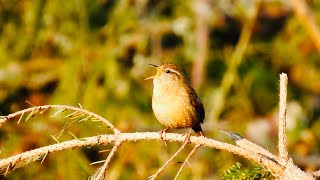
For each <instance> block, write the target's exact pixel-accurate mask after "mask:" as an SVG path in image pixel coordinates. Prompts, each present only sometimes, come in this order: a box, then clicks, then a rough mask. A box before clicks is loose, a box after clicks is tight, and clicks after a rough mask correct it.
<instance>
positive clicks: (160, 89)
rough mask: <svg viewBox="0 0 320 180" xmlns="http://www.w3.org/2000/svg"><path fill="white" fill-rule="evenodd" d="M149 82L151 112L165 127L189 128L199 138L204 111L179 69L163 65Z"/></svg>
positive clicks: (167, 64) (169, 64)
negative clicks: (151, 89) (150, 82)
mask: <svg viewBox="0 0 320 180" xmlns="http://www.w3.org/2000/svg"><path fill="white" fill-rule="evenodd" d="M151 65H152V66H154V67H156V68H157V74H156V75H155V76H151V77H149V78H147V79H153V85H154V87H153V96H152V109H153V112H154V114H155V116H156V118H157V119H158V121H159V122H160V123H162V124H163V125H165V126H166V127H167V128H166V129H164V130H163V131H165V130H167V129H168V128H173V129H180V128H192V129H193V130H194V131H195V132H196V133H197V134H200V135H203V132H202V129H201V123H203V120H204V117H205V112H204V108H203V104H202V102H201V100H200V98H199V97H198V95H197V93H196V92H195V90H194V89H193V88H192V87H191V86H190V84H189V82H188V80H187V78H186V76H185V74H184V73H183V70H182V69H181V68H180V67H178V66H177V65H175V64H172V63H163V64H161V65H160V66H157V65H153V64H151Z"/></svg>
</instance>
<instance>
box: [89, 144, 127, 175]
mask: <svg viewBox="0 0 320 180" xmlns="http://www.w3.org/2000/svg"><path fill="white" fill-rule="evenodd" d="M121 143H122V142H121V141H117V142H116V143H115V145H114V146H113V148H112V150H111V152H110V153H109V155H108V157H107V159H106V161H105V163H104V164H103V166H102V167H101V168H99V169H98V171H97V172H96V173H95V174H94V175H93V176H92V177H91V179H92V180H104V178H105V176H106V173H107V168H108V166H109V163H110V162H111V159H112V157H113V156H114V154H115V152H116V151H117V149H118V148H119V147H120V145H121Z"/></svg>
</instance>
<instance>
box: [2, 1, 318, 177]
mask: <svg viewBox="0 0 320 180" xmlns="http://www.w3.org/2000/svg"><path fill="white" fill-rule="evenodd" d="M203 2H204V4H202V5H203V7H201V8H203V9H202V10H203V12H201V11H200V12H197V11H196V9H197V8H199V4H198V2H197V1H196V0H193V1H184V0H173V1H172V0H164V1H161V0H149V1H148V0H119V1H116V0H93V1H91V0H70V1H62V0H57V1H54V0H51V1H50V0H0V115H6V114H9V113H13V112H16V111H18V110H21V109H24V108H27V107H30V105H29V104H28V103H26V102H25V101H29V102H31V103H32V104H34V105H44V104H65V105H72V106H78V104H79V103H80V104H81V105H82V107H83V108H85V109H87V110H90V111H92V112H94V113H97V114H99V115H101V116H103V117H105V118H106V119H108V120H109V121H111V122H112V123H113V124H114V125H115V126H116V127H117V128H118V129H119V130H121V131H122V132H136V131H153V132H157V131H159V130H160V129H162V128H163V126H162V125H161V124H160V123H158V121H157V120H156V119H155V117H154V115H153V113H152V109H151V96H152V88H153V87H152V82H151V81H144V79H145V78H146V77H148V76H150V75H153V74H154V73H155V70H154V69H153V68H152V67H150V66H148V64H149V63H155V64H159V63H160V62H168V61H170V62H174V63H177V64H179V65H180V66H182V67H183V68H184V69H185V71H186V72H187V74H188V76H189V77H190V78H191V72H192V71H193V70H194V67H195V64H197V63H200V66H201V67H203V71H201V72H198V73H197V74H196V76H198V77H199V76H202V78H203V81H202V82H201V83H200V84H199V86H197V87H196V90H197V92H198V94H199V96H200V97H201V99H202V100H203V103H204V106H205V110H206V114H207V116H206V119H205V121H204V124H203V129H204V131H205V134H206V136H207V137H209V138H213V139H218V140H221V141H226V142H229V143H232V142H231V141H230V140H228V139H227V138H226V137H224V136H223V135H222V134H220V133H219V132H218V129H219V128H222V129H226V130H229V131H233V132H238V133H239V134H241V135H243V136H244V137H246V138H248V139H250V140H252V141H254V142H257V143H258V144H259V145H261V146H263V147H264V148H267V149H269V150H270V151H271V152H273V153H275V154H276V153H277V110H278V104H277V103H278V84H279V73H281V72H285V73H288V77H289V85H288V128H289V129H288V148H289V153H290V155H292V157H293V159H294V161H295V163H296V164H297V165H298V166H299V167H301V168H302V169H303V170H309V171H314V170H317V169H319V168H320V162H319V159H320V155H319V143H320V141H319V137H320V130H319V129H320V121H319V115H320V54H319V51H317V49H316V47H315V45H314V43H313V42H314V41H313V40H312V39H311V36H310V34H308V31H307V30H306V28H305V27H306V23H307V22H304V21H301V20H299V18H298V17H297V16H296V15H295V13H294V11H293V9H292V6H290V1H285V0H283V1H280V0H279V1H278V0H271V1H262V4H260V8H259V11H258V15H257V19H256V21H255V22H254V26H252V27H251V29H249V31H252V35H251V37H250V41H249V42H248V44H246V45H247V46H246V49H245V51H244V54H243V58H241V57H237V55H234V54H233V53H234V52H235V47H236V46H237V44H238V42H239V41H238V40H239V36H240V34H241V32H242V31H243V27H244V26H245V24H246V23H248V21H249V18H248V17H249V16H250V10H252V8H254V4H253V3H252V1H246V0H235V1H231V0H217V1H203ZM307 3H308V6H309V7H310V9H311V12H312V13H313V15H314V18H315V20H316V22H317V24H320V1H317V0H309V1H307ZM201 13H204V16H205V17H206V19H205V20H203V21H202V22H203V23H204V24H201V23H198V21H201V20H199V14H200V15H201ZM200 19H201V18H200ZM199 26H202V27H204V28H205V29H207V33H205V34H204V36H205V37H207V49H206V51H204V52H205V54H204V55H205V56H204V57H205V62H204V63H203V64H202V63H201V62H199V61H197V60H196V56H197V53H198V52H199V51H200V49H199V44H197V39H198V38H199V37H200V36H201V33H199V32H198V31H197V28H199ZM234 58H240V59H241V63H240V64H239V65H237V64H236V65H235V70H234V71H231V72H230V73H231V75H232V76H233V77H234V81H231V84H230V85H231V86H230V88H225V86H222V82H223V81H222V79H223V78H225V76H226V72H227V71H228V68H230V66H232V65H234V64H232V62H233V60H234ZM221 94H225V97H223V98H222V100H221V99H219V97H221ZM216 104H221V107H222V108H221V109H220V110H219V109H218V110H217V109H216V106H215V105H216ZM49 116H50V114H49V113H48V114H45V115H44V116H40V115H36V116H35V117H33V118H31V119H29V120H28V121H27V122H24V121H22V122H21V123H20V124H19V125H17V119H16V120H12V121H10V122H8V123H6V124H5V125H4V126H2V127H1V128H0V150H1V151H0V157H1V158H5V157H8V156H10V155H14V154H18V153H21V152H23V151H26V150H30V149H34V148H37V147H41V146H44V145H48V144H51V143H53V142H54V141H53V140H52V138H51V135H56V134H57V133H58V132H59V131H60V130H61V129H62V128H63V126H64V125H65V123H66V122H70V121H71V120H70V119H67V118H62V117H61V116H57V117H49ZM68 131H70V132H71V133H72V134H74V135H76V136H77V137H86V136H94V135H97V134H102V133H111V132H110V130H108V129H107V128H106V127H104V125H103V124H102V123H99V122H80V123H74V124H72V126H71V127H69V128H68V129H67V130H66V131H65V133H64V134H63V136H62V137H61V138H60V139H59V140H61V141H62V140H67V139H73V137H72V135H70V134H69V133H68ZM185 131H186V130H184V131H183V130H182V131H181V130H178V131H174V132H179V133H180V132H181V133H183V132H185ZM179 146H180V144H179V143H169V144H168V147H167V148H165V146H164V144H163V143H162V142H158V141H154V142H135V143H133V142H131V143H124V144H123V145H122V146H121V148H120V149H119V150H118V151H117V152H116V155H115V157H114V158H113V160H112V163H111V164H110V167H109V169H108V173H107V179H146V178H147V177H148V176H150V175H152V174H153V173H154V172H155V171H156V170H157V169H158V168H159V167H160V166H161V165H162V164H163V163H164V162H165V161H166V160H167V159H168V158H169V157H170V156H171V155H172V154H173V153H174V152H175V151H176V150H177V149H178V148H179ZM111 147H112V146H111V145H110V146H101V147H90V148H80V149H74V150H68V151H64V152H59V153H55V154H49V155H48V157H47V158H46V159H45V161H44V162H43V163H42V164H40V161H37V162H34V163H32V164H29V165H28V166H26V167H23V168H20V169H17V170H15V171H13V172H12V173H11V174H9V175H7V176H6V178H8V179H35V178H36V179H87V178H88V177H89V176H91V175H92V174H93V173H94V172H95V171H96V170H97V168H98V167H100V166H101V165H102V164H99V165H90V163H91V162H95V161H99V160H104V159H105V158H106V157H107V154H108V153H107V152H105V153H99V150H105V149H110V148H111ZM191 149H192V146H188V147H187V148H186V149H185V150H184V151H183V153H182V154H181V155H179V156H178V158H176V159H175V160H174V161H175V163H172V164H170V165H169V166H168V168H167V169H166V170H165V172H164V173H163V174H162V175H161V177H160V178H161V179H172V178H173V177H174V176H175V174H176V173H177V171H178V169H179V167H180V165H181V164H179V163H177V162H179V161H183V160H184V159H185V157H186V156H187V154H188V153H189V152H190V150H191ZM235 162H241V163H242V164H244V166H246V167H249V166H256V164H253V163H251V162H249V161H246V160H244V159H243V158H240V157H238V156H235V155H232V154H231V153H227V152H221V151H218V150H213V149H208V148H200V149H199V150H198V151H197V152H196V153H195V155H194V156H192V158H191V160H190V165H191V167H189V166H186V167H185V169H184V170H183V171H182V174H181V176H180V179H220V178H221V177H222V174H223V172H224V171H225V170H226V169H227V168H228V167H230V166H231V165H233V164H235Z"/></svg>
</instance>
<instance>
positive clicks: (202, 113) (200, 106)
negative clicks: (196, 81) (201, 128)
mask: <svg viewBox="0 0 320 180" xmlns="http://www.w3.org/2000/svg"><path fill="white" fill-rule="evenodd" d="M190 93H192V96H191V97H194V98H191V104H192V105H193V106H194V107H195V108H196V111H197V116H198V118H199V119H200V122H201V123H203V120H204V118H205V111H204V107H203V104H202V101H201V99H200V98H199V96H198V95H197V93H196V91H195V90H194V89H193V88H192V87H190Z"/></svg>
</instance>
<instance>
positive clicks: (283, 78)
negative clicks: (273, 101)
mask: <svg viewBox="0 0 320 180" xmlns="http://www.w3.org/2000/svg"><path fill="white" fill-rule="evenodd" d="M287 84H288V76H287V74H285V73H282V74H280V99H279V132H278V138H279V142H278V148H279V158H280V160H282V161H284V162H285V161H287V160H288V159H289V155H288V151H287V136H286V127H287V126H286V115H287Z"/></svg>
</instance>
